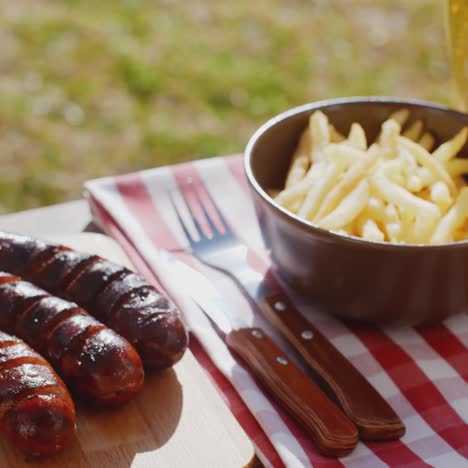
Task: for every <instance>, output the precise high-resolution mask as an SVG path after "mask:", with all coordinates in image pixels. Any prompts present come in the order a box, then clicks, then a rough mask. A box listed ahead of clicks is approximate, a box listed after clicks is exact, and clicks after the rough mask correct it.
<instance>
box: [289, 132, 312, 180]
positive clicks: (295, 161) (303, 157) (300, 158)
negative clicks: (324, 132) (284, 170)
mask: <svg viewBox="0 0 468 468" xmlns="http://www.w3.org/2000/svg"><path fill="white" fill-rule="evenodd" d="M310 152H311V146H310V132H309V131H308V129H306V130H304V131H303V132H302V134H301V137H300V139H299V144H298V146H297V149H296V151H295V152H294V155H293V158H292V162H291V166H290V168H289V171H288V175H287V176H286V183H285V187H286V188H288V187H291V186H292V185H294V184H296V183H297V182H299V181H300V180H301V179H303V178H304V176H305V175H306V173H307V171H308V170H309V168H310Z"/></svg>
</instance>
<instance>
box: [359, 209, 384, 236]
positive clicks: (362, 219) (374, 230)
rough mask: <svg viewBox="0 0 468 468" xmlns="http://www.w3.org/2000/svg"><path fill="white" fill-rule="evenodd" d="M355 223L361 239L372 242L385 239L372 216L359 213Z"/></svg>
mask: <svg viewBox="0 0 468 468" xmlns="http://www.w3.org/2000/svg"><path fill="white" fill-rule="evenodd" d="M356 224H357V232H358V234H359V235H360V236H361V237H362V238H363V239H367V240H370V241H374V242H383V241H384V240H385V234H384V233H383V232H382V231H381V230H380V228H379V226H378V225H377V223H376V222H375V221H374V220H373V219H372V218H369V217H367V216H365V215H364V216H363V215H361V216H359V217H358V219H357V223H356Z"/></svg>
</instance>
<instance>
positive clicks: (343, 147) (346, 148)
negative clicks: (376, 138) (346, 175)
mask: <svg viewBox="0 0 468 468" xmlns="http://www.w3.org/2000/svg"><path fill="white" fill-rule="evenodd" d="M323 152H324V154H325V156H326V158H327V159H332V160H333V161H335V162H336V163H337V164H339V165H340V166H342V167H343V168H348V167H349V166H352V165H353V164H354V163H356V162H358V161H360V160H362V159H365V158H367V153H366V152H365V151H362V150H360V149H357V148H354V147H353V146H351V145H349V144H348V143H345V142H342V143H336V144H331V145H328V146H327V147H326V148H324V150H323Z"/></svg>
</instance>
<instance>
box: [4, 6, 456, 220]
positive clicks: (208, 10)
mask: <svg viewBox="0 0 468 468" xmlns="http://www.w3.org/2000/svg"><path fill="white" fill-rule="evenodd" d="M442 6H443V5H442V2H439V1H437V0H412V1H411V2H409V1H403V0H380V1H377V0H372V1H371V0H353V1H351V0H328V1H327V0H321V1H318V0H315V1H314V0H282V1H278V0H256V1H251V0H237V1H234V2H233V1H232V0H229V1H228V0H211V1H210V0H165V1H156V0H125V1H124V0H68V1H65V0H62V1H58V0H55V1H54V0H14V1H11V0H0V44H1V46H0V161H1V166H0V167H1V170H0V212H8V211H14V210H19V209H24V208H29V207H34V206H40V205H46V204H50V203H54V202H58V201H64V200H67V199H73V198H78V197H79V196H80V193H81V185H82V183H83V181H84V180H85V179H87V178H92V177H99V176H104V175H110V174H116V173H121V172H127V171H131V170H135V169H140V168H146V167H152V166H157V165H163V164H172V163H175V162H177V161H183V160H187V159H192V158H199V157H206V156H215V155H220V154H226V153H233V152H241V151H242V150H243V148H244V146H245V143H246V142H247V140H248V138H249V136H250V135H251V134H252V132H253V131H254V129H255V128H256V127H257V126H258V125H259V124H260V123H262V122H263V121H265V120H266V119H268V118H269V117H271V116H272V115H274V114H275V113H278V112H280V111H282V110H285V109H286V108H288V107H291V106H294V105H297V104H302V103H305V102H308V101H313V100H318V99H324V98H330V97H336V96H349V95H367V94H374V95H375V94H382V95H395V96H397V95H399V96H411V97H416V98H423V99H429V100H434V101H438V102H441V103H447V101H448V96H449V90H448V82H449V70H448V63H447V54H446V48H445V37H444V31H443V15H442Z"/></svg>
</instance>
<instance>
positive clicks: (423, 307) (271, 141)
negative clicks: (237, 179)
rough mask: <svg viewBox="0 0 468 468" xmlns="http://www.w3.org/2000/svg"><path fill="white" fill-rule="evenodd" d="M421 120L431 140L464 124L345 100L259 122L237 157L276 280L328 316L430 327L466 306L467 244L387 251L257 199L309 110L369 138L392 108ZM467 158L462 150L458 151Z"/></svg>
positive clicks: (438, 109)
mask: <svg viewBox="0 0 468 468" xmlns="http://www.w3.org/2000/svg"><path fill="white" fill-rule="evenodd" d="M401 107H406V108H408V109H409V110H410V111H411V114H410V119H411V121H413V120H416V119H422V120H423V122H424V124H425V127H426V128H427V129H428V130H429V131H431V132H432V133H433V134H434V135H435V137H436V139H437V140H438V142H440V141H444V140H447V139H449V138H451V137H452V136H453V135H454V134H455V133H456V132H457V131H459V130H460V129H461V128H462V127H463V126H465V125H468V114H462V113H458V112H455V111H453V110H449V109H447V108H445V107H442V106H438V105H435V104H430V103H426V102H421V101H413V100H403V99H390V98H350V99H337V100H330V101H322V102H316V103H312V104H307V105H304V106H301V107H297V108H295V109H292V110H289V111H287V112H284V113H283V114H280V115H279V116H277V117H275V118H273V119H272V120H270V121H269V122H267V123H266V124H265V125H263V126H262V127H261V128H260V129H259V130H258V131H257V132H256V133H255V134H254V135H253V137H252V138H251V140H250V141H249V143H248V146H247V148H246V151H245V170H246V173H247V178H248V180H249V183H250V188H251V191H252V194H253V200H254V204H255V209H256V212H257V216H258V219H259V224H260V228H261V231H262V234H263V237H264V240H265V242H266V245H267V247H268V248H269V249H270V251H271V258H272V261H273V264H274V266H275V267H276V268H277V270H278V272H279V274H280V276H281V277H282V278H283V279H284V280H285V281H286V282H287V283H288V284H289V285H290V286H291V287H292V288H293V289H295V290H296V291H297V292H299V293H300V294H301V295H302V296H303V297H307V298H308V299H309V300H310V301H311V302H313V303H315V304H318V305H319V306H320V307H322V308H323V309H324V310H326V311H328V312H331V313H333V314H336V315H339V316H342V317H347V318H352V319H358V320H361V321H366V322H372V323H384V322H406V323H412V324H420V323H433V322H437V321H440V320H443V319H444V318H446V317H447V316H448V315H451V314H456V313H459V312H462V311H465V312H466V311H467V310H468V242H456V243H451V244H446V245H440V246H429V245H395V244H390V243H377V242H370V241H366V240H363V239H360V238H357V237H345V236H341V235H339V234H334V233H332V232H328V231H325V230H322V229H320V228H317V227H314V226H313V225H312V224H311V223H309V222H307V221H304V220H302V219H300V218H298V217H297V216H295V215H294V214H291V213H290V212H288V211H287V210H285V209H283V208H282V207H281V206H280V205H278V204H277V203H275V202H274V201H273V200H272V199H271V198H270V197H269V196H268V195H267V193H266V190H267V189H275V188H276V189H279V188H282V187H283V186H284V179H285V176H286V172H287V168H288V167H289V164H290V161H291V157H292V154H293V151H294V148H295V146H296V144H297V142H298V138H299V135H300V133H301V132H302V130H303V129H304V128H305V127H306V126H307V123H308V117H309V116H310V114H311V113H312V112H313V111H315V110H317V109H320V110H322V111H323V112H324V113H325V114H326V115H327V116H328V117H329V119H330V121H331V122H332V123H333V124H334V125H335V127H336V128H337V129H338V130H339V131H341V132H342V133H343V134H347V132H348V130H349V127H350V125H351V123H352V122H359V123H360V124H361V125H362V126H363V127H364V130H365V131H366V134H367V137H368V140H369V141H372V139H373V138H374V137H375V136H376V135H377V132H378V130H379V128H380V125H381V123H382V122H383V121H384V120H385V119H386V118H387V117H388V116H389V114H390V113H391V112H393V111H395V110H396V109H399V108H401ZM463 152H464V153H465V154H467V155H468V147H467V146H465V148H464V149H463V150H462V153H463Z"/></svg>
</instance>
